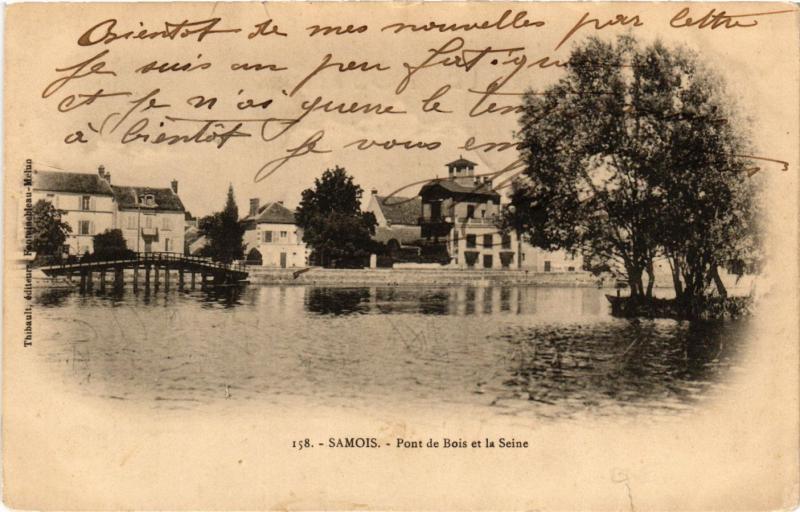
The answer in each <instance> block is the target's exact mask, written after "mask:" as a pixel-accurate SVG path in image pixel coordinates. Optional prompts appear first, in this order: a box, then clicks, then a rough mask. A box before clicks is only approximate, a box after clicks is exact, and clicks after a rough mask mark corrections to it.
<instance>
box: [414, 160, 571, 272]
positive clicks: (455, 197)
mask: <svg viewBox="0 0 800 512" xmlns="http://www.w3.org/2000/svg"><path fill="white" fill-rule="evenodd" d="M476 166H477V164H476V163H474V162H470V161H469V160H466V159H464V158H459V159H458V160H455V161H453V162H450V163H449V164H447V170H448V176H447V178H441V179H435V180H432V181H430V182H429V183H427V184H425V185H424V186H423V187H422V188H421V189H420V192H419V196H420V199H421V204H422V210H421V217H420V227H421V236H422V238H423V239H424V240H425V242H426V243H427V244H441V245H442V246H444V247H445V248H446V250H447V254H448V256H449V258H450V265H452V266H455V267H458V268H470V269H478V268H484V269H512V268H519V269H527V270H531V271H534V272H577V271H580V270H582V268H583V259H582V258H581V257H580V256H577V257H575V256H571V255H569V254H567V253H565V252H564V251H545V250H542V249H539V248H537V247H533V246H531V245H530V244H528V243H527V242H525V241H524V240H520V239H519V237H518V236H517V234H516V233H515V232H514V231H508V232H503V231H502V230H501V229H500V228H499V225H500V216H501V214H502V206H501V196H500V194H499V193H498V192H497V190H495V189H494V188H493V186H492V180H491V179H490V178H489V177H488V176H476V175H475V167H476Z"/></svg>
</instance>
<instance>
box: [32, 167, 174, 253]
mask: <svg viewBox="0 0 800 512" xmlns="http://www.w3.org/2000/svg"><path fill="white" fill-rule="evenodd" d="M39 199H44V200H46V201H49V202H50V203H52V204H53V206H55V207H56V208H57V209H59V210H61V211H62V212H64V213H63V214H62V220H64V221H65V222H66V223H67V224H69V226H70V227H71V228H72V233H70V234H69V236H68V237H67V241H66V245H67V250H68V252H69V253H70V254H74V255H77V256H80V255H82V254H84V253H86V252H89V253H91V252H94V241H93V237H94V235H97V234H100V233H103V232H105V231H107V230H110V229H119V230H121V231H122V234H123V236H124V237H125V242H126V245H127V246H128V249H131V250H133V251H137V252H150V251H152V252H157V251H163V252H177V253H181V254H182V253H183V250H184V248H183V236H184V223H185V208H184V207H183V203H182V202H181V199H180V197H178V182H177V181H173V182H172V188H151V187H129V186H116V185H114V186H112V185H111V174H110V173H107V172H106V171H105V168H104V167H103V166H100V167H99V169H98V172H97V174H89V173H77V172H65V171H34V172H33V202H34V204H35V203H36V202H37V201H38V200H39Z"/></svg>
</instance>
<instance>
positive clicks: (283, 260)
mask: <svg viewBox="0 0 800 512" xmlns="http://www.w3.org/2000/svg"><path fill="white" fill-rule="evenodd" d="M281 268H286V253H285V252H282V253H281Z"/></svg>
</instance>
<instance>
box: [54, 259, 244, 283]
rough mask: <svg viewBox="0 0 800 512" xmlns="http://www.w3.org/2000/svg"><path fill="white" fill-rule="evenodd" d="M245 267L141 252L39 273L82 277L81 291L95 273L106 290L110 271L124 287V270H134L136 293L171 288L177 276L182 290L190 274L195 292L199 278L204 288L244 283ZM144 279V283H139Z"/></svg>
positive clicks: (115, 279) (65, 265) (71, 264)
mask: <svg viewBox="0 0 800 512" xmlns="http://www.w3.org/2000/svg"><path fill="white" fill-rule="evenodd" d="M245 268H246V267H245V266H244V265H242V264H241V263H237V264H228V263H219V262H216V261H212V260H210V259H208V258H200V257H197V256H184V255H182V254H177V253H172V252H140V253H134V254H133V255H132V256H130V257H125V258H122V259H108V260H84V261H80V262H75V263H61V264H56V265H48V266H45V267H40V270H41V271H42V272H44V273H45V275H48V276H51V277H55V276H67V277H69V278H70V279H71V278H73V277H78V276H79V277H80V288H81V291H84V290H86V289H87V288H92V287H93V285H94V279H93V275H94V274H99V276H98V277H99V280H100V287H101V288H102V289H104V288H105V286H106V274H107V273H109V272H110V273H112V274H113V279H114V287H117V288H121V287H123V286H124V283H125V275H124V271H125V270H133V290H134V291H138V289H139V286H140V284H144V286H145V288H146V289H149V288H150V286H151V285H152V286H154V287H155V288H156V289H158V288H159V286H160V285H161V284H163V285H164V287H165V288H166V289H169V286H170V278H171V276H173V275H174V274H175V273H177V279H178V288H180V289H183V288H184V286H185V284H186V283H185V281H186V275H187V274H188V275H189V280H190V286H191V288H192V289H194V288H195V281H196V279H197V276H198V275H199V276H200V284H201V286H207V285H214V286H219V285H228V284H236V283H243V282H245V280H246V279H247V275H248V273H247V271H246V270H245ZM142 274H143V275H142ZM142 277H143V278H144V280H143V282H142V283H140V281H141V280H142Z"/></svg>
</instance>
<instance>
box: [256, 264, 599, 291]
mask: <svg viewBox="0 0 800 512" xmlns="http://www.w3.org/2000/svg"><path fill="white" fill-rule="evenodd" d="M247 270H248V272H249V273H250V275H249V278H248V280H249V282H250V283H252V284H288V285H317V286H320V285H322V286H402V285H434V286H446V285H473V286H493V285H512V284H516V285H530V286H562V287H596V286H597V285H598V283H599V280H598V278H596V277H594V276H592V275H591V274H589V273H588V272H529V271H527V270H463V269H445V268H441V269H429V268H424V269H391V268H375V269H371V268H365V269H332V268H319V267H312V268H310V269H308V270H305V269H281V268H265V267H250V268H248V269H247Z"/></svg>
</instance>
